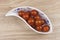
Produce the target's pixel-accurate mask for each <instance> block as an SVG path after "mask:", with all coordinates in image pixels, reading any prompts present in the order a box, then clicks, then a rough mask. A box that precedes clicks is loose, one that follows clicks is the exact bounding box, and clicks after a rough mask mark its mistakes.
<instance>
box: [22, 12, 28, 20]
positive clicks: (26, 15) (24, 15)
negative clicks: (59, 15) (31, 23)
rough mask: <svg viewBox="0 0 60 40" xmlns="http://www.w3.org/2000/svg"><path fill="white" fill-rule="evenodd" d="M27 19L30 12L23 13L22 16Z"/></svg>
mask: <svg viewBox="0 0 60 40" xmlns="http://www.w3.org/2000/svg"><path fill="white" fill-rule="evenodd" d="M22 17H23V18H24V19H25V20H28V18H29V13H27V12H26V13H25V14H23V16H22Z"/></svg>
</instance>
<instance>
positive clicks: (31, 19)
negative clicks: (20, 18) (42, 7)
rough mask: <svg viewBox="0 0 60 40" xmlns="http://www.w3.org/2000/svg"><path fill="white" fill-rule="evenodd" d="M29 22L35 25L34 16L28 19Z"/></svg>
mask: <svg viewBox="0 0 60 40" xmlns="http://www.w3.org/2000/svg"><path fill="white" fill-rule="evenodd" d="M28 24H29V25H31V26H34V19H33V18H32V17H30V18H29V19H28Z"/></svg>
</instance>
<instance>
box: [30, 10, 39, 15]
mask: <svg viewBox="0 0 60 40" xmlns="http://www.w3.org/2000/svg"><path fill="white" fill-rule="evenodd" d="M30 13H31V15H32V16H36V15H37V14H38V12H37V11H36V10H32V11H31V12H30Z"/></svg>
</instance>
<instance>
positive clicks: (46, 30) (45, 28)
mask: <svg viewBox="0 0 60 40" xmlns="http://www.w3.org/2000/svg"><path fill="white" fill-rule="evenodd" d="M49 29H50V27H49V26H48V25H45V26H43V28H42V31H43V32H48V31H49Z"/></svg>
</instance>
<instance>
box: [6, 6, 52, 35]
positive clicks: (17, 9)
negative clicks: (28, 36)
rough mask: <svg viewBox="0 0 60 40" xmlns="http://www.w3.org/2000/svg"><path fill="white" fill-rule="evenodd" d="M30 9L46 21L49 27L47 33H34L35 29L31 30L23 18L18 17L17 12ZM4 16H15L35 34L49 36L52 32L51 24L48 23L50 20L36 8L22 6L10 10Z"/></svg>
mask: <svg viewBox="0 0 60 40" xmlns="http://www.w3.org/2000/svg"><path fill="white" fill-rule="evenodd" d="M32 9H35V10H37V11H38V12H39V14H40V15H41V16H42V17H43V18H44V19H45V20H46V21H47V24H48V25H49V27H50V30H49V31H48V32H39V31H36V30H35V29H33V28H32V27H31V26H30V25H29V24H28V23H27V22H26V21H25V20H24V19H23V18H21V17H20V16H19V15H18V11H19V10H25V11H27V10H32ZM5 16H16V17H18V18H20V19H21V20H23V21H24V22H25V23H26V24H27V25H28V26H29V27H30V28H31V29H32V30H33V31H35V32H37V33H40V34H49V33H51V32H52V23H51V21H50V19H49V18H48V17H47V15H46V14H45V13H44V12H42V11H41V10H39V9H37V8H34V7H30V6H23V7H17V8H14V9H12V10H10V11H9V12H8V13H7V14H6V15H5Z"/></svg>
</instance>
